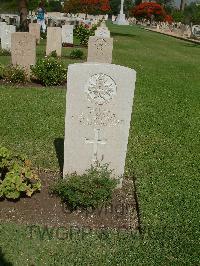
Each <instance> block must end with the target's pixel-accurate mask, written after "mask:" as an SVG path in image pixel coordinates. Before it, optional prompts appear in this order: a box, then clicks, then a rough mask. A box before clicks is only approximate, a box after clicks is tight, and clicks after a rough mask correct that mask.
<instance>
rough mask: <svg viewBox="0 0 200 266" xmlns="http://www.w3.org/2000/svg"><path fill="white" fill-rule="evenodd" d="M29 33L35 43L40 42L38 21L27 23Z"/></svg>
mask: <svg viewBox="0 0 200 266" xmlns="http://www.w3.org/2000/svg"><path fill="white" fill-rule="evenodd" d="M29 33H30V34H31V35H33V36H35V38H36V42H37V44H39V43H40V25H39V24H38V23H30V24H29Z"/></svg>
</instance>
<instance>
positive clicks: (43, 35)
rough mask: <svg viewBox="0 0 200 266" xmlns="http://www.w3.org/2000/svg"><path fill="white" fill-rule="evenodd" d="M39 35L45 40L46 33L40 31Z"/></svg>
mask: <svg viewBox="0 0 200 266" xmlns="http://www.w3.org/2000/svg"><path fill="white" fill-rule="evenodd" d="M40 37H41V39H42V40H46V38H47V33H46V32H43V31H41V32H40Z"/></svg>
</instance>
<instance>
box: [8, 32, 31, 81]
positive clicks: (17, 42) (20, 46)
mask: <svg viewBox="0 0 200 266" xmlns="http://www.w3.org/2000/svg"><path fill="white" fill-rule="evenodd" d="M11 57H12V64H13V65H14V66H16V65H19V66H21V67H23V68H24V69H25V70H26V72H27V75H28V76H30V72H31V71H30V67H31V66H32V65H35V61H36V39H35V37H34V36H33V35H31V34H30V33H28V32H15V33H13V34H12V35H11Z"/></svg>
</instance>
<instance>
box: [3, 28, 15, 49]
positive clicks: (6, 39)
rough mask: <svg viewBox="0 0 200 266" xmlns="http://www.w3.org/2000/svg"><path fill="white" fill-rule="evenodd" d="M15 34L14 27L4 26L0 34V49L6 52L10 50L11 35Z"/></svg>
mask: <svg viewBox="0 0 200 266" xmlns="http://www.w3.org/2000/svg"><path fill="white" fill-rule="evenodd" d="M14 32H16V27H15V26H13V25H6V26H4V28H3V31H2V33H1V36H2V38H1V48H2V49H4V50H7V51H10V50H11V34H12V33H14Z"/></svg>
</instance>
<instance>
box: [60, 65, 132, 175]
mask: <svg viewBox="0 0 200 266" xmlns="http://www.w3.org/2000/svg"><path fill="white" fill-rule="evenodd" d="M77 77H78V78H77ZM67 80H68V81H67V104H66V117H65V143H64V169H63V175H64V176H66V175H67V174H70V173H74V172H77V173H78V174H83V173H84V172H85V170H86V169H88V168H90V166H91V165H93V164H95V163H96V162H97V161H98V162H100V163H101V164H105V163H108V164H109V167H110V169H113V175H114V176H118V177H120V176H122V175H123V174H124V166H125V158H126V151H127V144H128V136H129V127H130V120H131V112H132V105H133V97H134V89H135V81H136V72H135V70H133V69H130V68H127V67H123V66H118V65H110V64H98V63H96V64H95V63H84V64H73V65H69V67H68V79H67Z"/></svg>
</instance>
